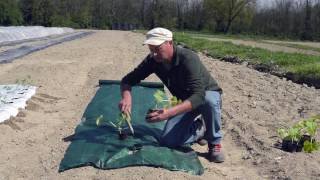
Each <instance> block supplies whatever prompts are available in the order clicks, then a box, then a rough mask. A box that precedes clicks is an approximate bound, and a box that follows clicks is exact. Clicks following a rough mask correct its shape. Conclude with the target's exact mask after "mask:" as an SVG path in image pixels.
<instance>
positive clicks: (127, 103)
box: [119, 96, 131, 113]
mask: <svg viewBox="0 0 320 180" xmlns="http://www.w3.org/2000/svg"><path fill="white" fill-rule="evenodd" d="M119 110H120V111H121V112H124V113H131V96H130V98H128V97H125V98H122V100H121V101H120V103H119Z"/></svg>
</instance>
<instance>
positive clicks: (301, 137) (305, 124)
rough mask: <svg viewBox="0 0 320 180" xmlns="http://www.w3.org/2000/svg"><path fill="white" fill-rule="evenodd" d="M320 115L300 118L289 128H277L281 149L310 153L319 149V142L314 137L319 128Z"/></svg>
mask: <svg viewBox="0 0 320 180" xmlns="http://www.w3.org/2000/svg"><path fill="white" fill-rule="evenodd" d="M319 122H320V116H319V115H318V116H313V117H311V118H309V119H305V120H301V121H299V122H298V123H296V124H295V125H293V126H292V127H290V128H287V129H285V128H280V129H278V134H279V136H280V137H281V139H282V149H283V150H286V151H290V152H294V151H297V152H298V151H301V150H302V147H303V150H304V151H305V152H308V153H311V152H313V151H316V150H319V149H320V143H318V142H316V140H315V137H316V135H317V130H318V128H319Z"/></svg>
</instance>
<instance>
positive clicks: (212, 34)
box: [178, 31, 297, 41]
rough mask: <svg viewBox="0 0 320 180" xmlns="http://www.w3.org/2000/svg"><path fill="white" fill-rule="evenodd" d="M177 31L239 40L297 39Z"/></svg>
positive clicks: (199, 35)
mask: <svg viewBox="0 0 320 180" xmlns="http://www.w3.org/2000/svg"><path fill="white" fill-rule="evenodd" d="M178 32H179V33H182V34H183V33H186V34H188V35H191V36H197V37H207V38H220V39H241V40H254V41H263V40H297V39H290V38H285V37H274V36H263V35H254V34H222V33H211V32H199V31H178Z"/></svg>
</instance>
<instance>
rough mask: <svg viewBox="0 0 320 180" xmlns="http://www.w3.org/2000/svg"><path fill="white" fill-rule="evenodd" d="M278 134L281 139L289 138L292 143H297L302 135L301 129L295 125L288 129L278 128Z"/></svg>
mask: <svg viewBox="0 0 320 180" xmlns="http://www.w3.org/2000/svg"><path fill="white" fill-rule="evenodd" d="M278 134H279V136H280V137H281V139H284V140H290V141H291V142H292V143H294V142H296V143H298V142H299V140H300V139H301V137H302V134H301V129H300V128H297V127H291V128H288V129H285V128H280V129H278Z"/></svg>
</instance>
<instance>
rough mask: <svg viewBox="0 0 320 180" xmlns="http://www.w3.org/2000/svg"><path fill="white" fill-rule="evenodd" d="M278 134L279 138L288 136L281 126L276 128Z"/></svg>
mask: <svg viewBox="0 0 320 180" xmlns="http://www.w3.org/2000/svg"><path fill="white" fill-rule="evenodd" d="M278 134H279V136H280V138H281V139H285V138H286V137H288V131H287V130H285V129H283V128H280V129H278Z"/></svg>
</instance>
